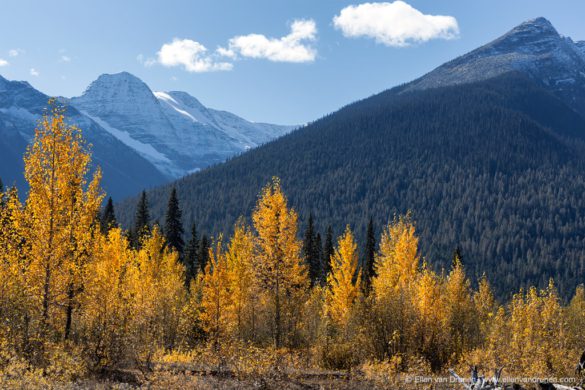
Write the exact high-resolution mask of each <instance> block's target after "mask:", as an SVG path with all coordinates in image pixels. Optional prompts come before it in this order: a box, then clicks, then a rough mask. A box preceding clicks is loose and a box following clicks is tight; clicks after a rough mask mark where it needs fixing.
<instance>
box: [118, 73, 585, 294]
mask: <svg viewBox="0 0 585 390" xmlns="http://www.w3.org/2000/svg"><path fill="white" fill-rule="evenodd" d="M399 91H400V89H395V90H390V91H386V92H383V93H381V94H379V95H376V96H373V97H370V98H368V99H365V100H363V101H360V102H357V103H354V104H352V105H349V106H347V107H345V108H343V109H341V110H340V111H338V112H336V113H334V114H331V115H329V116H327V117H324V118H322V119H320V120H318V121H316V122H314V123H312V124H310V125H308V126H306V127H304V128H302V129H300V130H298V131H295V132H293V133H291V134H289V135H287V136H285V137H283V138H281V139H279V140H276V141H274V142H271V143H269V144H267V145H265V146H263V147H260V148H258V149H255V150H252V151H250V152H248V153H246V154H244V155H242V156H239V157H237V158H234V159H232V160H230V161H228V162H227V163H225V164H222V165H218V166H215V167H212V168H210V169H206V170H204V171H202V172H200V173H197V174H194V175H191V176H187V177H185V178H183V179H181V180H179V181H177V182H175V183H174V184H172V185H174V186H176V188H177V191H178V195H179V200H180V203H181V205H182V208H183V211H184V220H185V222H186V224H188V223H191V222H192V221H194V222H196V223H197V224H198V225H199V226H200V229H202V230H204V231H207V232H209V233H218V232H224V231H228V230H229V229H230V227H231V226H232V225H233V224H234V222H235V221H236V219H237V217H238V216H240V215H245V216H249V215H250V212H251V211H252V209H253V207H254V204H255V201H256V196H257V194H258V192H259V190H260V188H261V187H262V186H263V185H265V184H266V183H267V182H268V181H269V180H270V178H271V177H272V176H279V177H280V178H281V180H282V184H283V188H284V190H285V192H286V193H287V195H288V196H289V199H290V201H291V204H292V205H293V207H295V208H296V209H297V210H298V211H299V212H300V214H301V216H302V217H303V218H304V220H305V221H306V217H307V216H308V214H309V213H310V212H312V213H313V214H314V216H315V221H316V224H317V226H318V228H319V229H320V230H321V231H322V232H323V230H324V229H325V227H326V226H327V225H329V224H331V225H332V226H333V228H334V230H335V233H336V234H340V233H341V232H342V230H343V228H344V227H345V224H346V223H350V224H351V225H352V226H353V227H355V228H356V229H357V232H358V236H359V235H361V236H362V237H363V235H364V231H365V225H366V223H367V220H368V218H369V217H370V216H372V217H373V218H374V220H375V222H376V223H377V226H378V230H379V229H380V225H381V224H382V223H385V222H387V221H388V220H389V219H390V218H392V216H393V215H394V214H395V213H405V212H407V211H408V210H411V211H412V214H413V217H414V219H415V221H416V223H417V228H418V231H419V232H420V234H421V246H422V247H421V249H422V251H421V253H422V254H423V255H424V256H425V258H426V259H427V260H428V261H429V262H430V263H431V264H433V265H434V266H435V267H437V268H440V267H442V266H446V265H448V264H449V262H450V261H451V256H452V253H453V250H454V249H455V248H457V247H459V248H460V250H461V253H462V255H463V261H464V263H465V265H466V267H467V271H468V272H469V273H471V274H472V276H479V275H478V274H479V273H480V272H484V271H485V272H486V273H487V276H488V278H489V279H490V280H491V281H492V282H493V284H494V286H495V289H496V290H497V292H498V294H499V295H500V296H505V295H506V294H507V293H509V292H510V291H516V290H517V289H518V288H519V287H521V286H524V285H529V284H537V285H544V284H545V283H547V282H548V278H549V277H555V280H557V281H558V283H559V289H560V291H561V293H562V294H564V295H568V294H571V293H572V291H573V289H574V286H575V285H576V284H578V283H582V282H583V280H585V199H584V197H583V194H584V193H585V178H584V176H583V173H584V172H585V157H584V156H585V143H584V141H585V120H584V119H583V118H582V117H581V116H579V115H578V114H577V113H576V112H575V111H573V110H572V109H571V108H569V107H568V106H567V105H565V103H563V102H562V101H561V100H559V99H558V98H557V97H556V96H555V95H554V94H553V93H552V92H549V91H547V90H546V89H544V88H543V87H542V86H541V85H539V84H537V83H536V82H535V81H534V80H533V79H530V78H528V77H525V76H524V75H522V74H519V73H508V74H505V75H502V76H499V77H496V78H493V79H490V80H487V81H481V82H477V83H471V84H465V85H457V86H451V87H443V88H437V89H428V90H423V91H414V92H407V93H398V92H399ZM170 188H171V186H164V187H160V188H157V189H155V190H153V191H151V192H149V193H148V197H149V200H150V203H151V206H152V212H153V215H154V216H155V219H159V220H162V216H163V213H164V209H165V207H166V203H167V199H168V195H169V193H170ZM135 203H136V202H135V200H134V199H133V200H128V201H126V202H124V203H123V204H122V205H121V206H122V207H119V208H118V211H119V212H120V213H121V215H120V217H121V219H122V221H123V222H124V223H125V224H127V225H129V222H130V221H131V220H132V217H133V213H134V208H135V207H134V206H135Z"/></svg>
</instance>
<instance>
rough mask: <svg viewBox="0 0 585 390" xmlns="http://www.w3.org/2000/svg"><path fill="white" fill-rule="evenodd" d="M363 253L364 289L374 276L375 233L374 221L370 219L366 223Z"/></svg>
mask: <svg viewBox="0 0 585 390" xmlns="http://www.w3.org/2000/svg"><path fill="white" fill-rule="evenodd" d="M364 252H365V253H364V261H363V264H362V267H363V275H364V282H365V285H366V287H369V286H370V281H371V279H372V278H373V277H374V276H375V273H374V258H375V255H376V232H375V231H374V219H373V218H372V217H370V222H369V223H368V230H367V233H366V247H365V251H364Z"/></svg>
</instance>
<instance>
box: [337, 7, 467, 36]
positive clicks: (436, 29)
mask: <svg viewBox="0 0 585 390" xmlns="http://www.w3.org/2000/svg"><path fill="white" fill-rule="evenodd" d="M333 25H334V26H335V28H337V29H339V30H341V32H342V33H343V35H344V36H346V37H351V38H355V37H369V38H374V39H375V40H376V41H377V42H379V43H382V44H384V45H386V46H397V47H403V46H408V45H410V44H412V43H417V42H426V41H429V40H431V39H437V38H441V39H453V38H455V37H457V36H458V35H459V26H458V24H457V19H455V18H454V17H452V16H442V15H425V14H423V13H422V12H420V11H419V10H417V9H416V8H413V7H412V6H410V5H409V4H407V3H405V2H404V1H400V0H398V1H395V2H393V3H363V4H359V5H350V6H348V7H345V8H343V9H342V10H341V12H340V13H339V15H336V16H335V17H334V18H333Z"/></svg>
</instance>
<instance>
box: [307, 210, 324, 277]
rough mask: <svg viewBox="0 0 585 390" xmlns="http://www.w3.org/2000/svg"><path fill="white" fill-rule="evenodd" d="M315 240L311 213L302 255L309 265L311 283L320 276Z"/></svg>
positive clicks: (319, 262)
mask: <svg viewBox="0 0 585 390" xmlns="http://www.w3.org/2000/svg"><path fill="white" fill-rule="evenodd" d="M316 240H317V237H316V234H315V226H314V222H313V214H309V221H308V223H307V229H306V230H305V234H304V240H303V256H304V258H305V261H306V262H307V265H308V267H309V277H310V278H311V283H313V284H314V283H316V282H317V281H318V280H319V278H320V277H321V272H322V270H321V259H320V258H319V257H318V253H317V251H316V246H315V241H316Z"/></svg>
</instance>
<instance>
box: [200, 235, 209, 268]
mask: <svg viewBox="0 0 585 390" xmlns="http://www.w3.org/2000/svg"><path fill="white" fill-rule="evenodd" d="M198 260H199V264H198V266H199V271H200V272H203V271H205V267H206V266H207V263H208V262H209V238H207V235H205V234H204V235H203V237H201V243H200V244H199V259H198Z"/></svg>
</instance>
